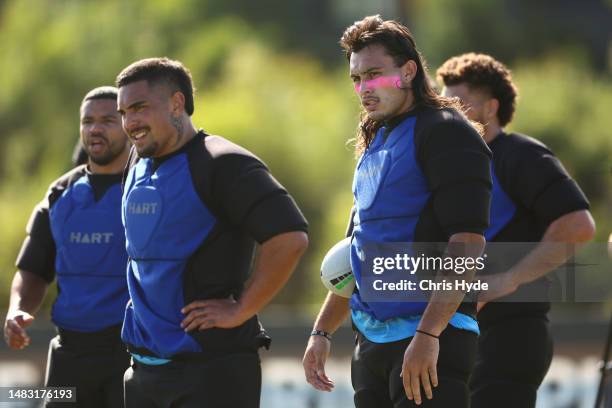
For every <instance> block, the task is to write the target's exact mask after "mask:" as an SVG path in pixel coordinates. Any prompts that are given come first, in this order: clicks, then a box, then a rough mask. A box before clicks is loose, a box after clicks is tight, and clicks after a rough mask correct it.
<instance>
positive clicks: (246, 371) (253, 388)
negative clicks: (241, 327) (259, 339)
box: [124, 351, 261, 408]
mask: <svg viewBox="0 0 612 408" xmlns="http://www.w3.org/2000/svg"><path fill="white" fill-rule="evenodd" d="M124 384H125V406H126V407H128V408H238V407H239V408H259V399H260V393H261V366H260V361H259V354H258V353H257V352H255V351H253V352H240V353H227V354H224V355H221V356H218V357H212V358H206V359H201V360H198V359H193V360H186V359H180V360H174V361H171V362H169V363H167V364H162V365H157V366H153V365H147V364H142V363H139V362H137V361H134V362H133V363H132V366H131V367H130V368H129V369H128V370H127V371H126V372H125V377H124Z"/></svg>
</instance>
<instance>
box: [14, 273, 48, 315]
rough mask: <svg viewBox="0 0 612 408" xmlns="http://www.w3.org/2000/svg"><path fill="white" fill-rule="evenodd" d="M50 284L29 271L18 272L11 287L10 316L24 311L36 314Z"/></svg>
mask: <svg viewBox="0 0 612 408" xmlns="http://www.w3.org/2000/svg"><path fill="white" fill-rule="evenodd" d="M47 286H48V283H47V282H45V280H44V279H42V278H40V277H39V276H37V275H35V274H33V273H32V272H28V271H21V270H20V271H17V273H15V276H14V277H13V283H12V285H11V298H10V301H9V314H10V313H12V312H15V311H17V310H23V311H24V312H28V313H30V314H34V313H36V312H37V311H38V309H39V308H40V305H41V304H42V301H43V299H44V298H45V294H46V293H47Z"/></svg>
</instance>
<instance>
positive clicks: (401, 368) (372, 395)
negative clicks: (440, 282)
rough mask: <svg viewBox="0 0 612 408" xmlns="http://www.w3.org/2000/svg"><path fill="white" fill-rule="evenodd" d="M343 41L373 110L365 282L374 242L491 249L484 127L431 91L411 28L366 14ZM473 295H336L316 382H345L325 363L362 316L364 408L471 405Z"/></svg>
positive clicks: (324, 315)
mask: <svg viewBox="0 0 612 408" xmlns="http://www.w3.org/2000/svg"><path fill="white" fill-rule="evenodd" d="M340 44H341V45H342V47H343V49H344V50H345V52H346V56H347V58H348V60H349V65H350V76H351V78H352V80H353V82H354V85H355V90H356V92H357V94H358V96H359V99H360V101H361V105H362V107H363V108H364V112H363V116H362V121H361V124H360V127H359V132H358V136H357V153H358V155H359V161H358V163H357V169H356V170H355V178H354V182H353V193H354V211H353V215H352V217H351V219H352V226H351V228H350V230H351V233H352V249H351V266H352V270H353V273H354V275H355V279H356V282H357V287H358V288H361V286H360V285H361V284H362V278H363V276H364V275H365V274H366V271H365V270H364V271H362V270H361V269H362V265H361V262H360V261H359V253H360V251H361V249H362V248H364V247H365V245H366V244H367V243H368V242H374V243H377V244H381V245H384V244H385V243H393V242H402V243H411V242H414V243H418V242H432V243H448V244H449V248H450V247H451V246H452V247H455V246H464V247H465V248H466V249H468V250H471V251H473V253H471V254H462V256H465V255H468V256H470V255H471V256H473V257H477V256H479V255H480V253H481V251H482V249H483V248H484V244H485V241H484V237H483V233H484V230H485V229H486V228H487V226H488V216H489V214H488V209H489V199H490V190H491V179H490V175H489V157H490V152H489V150H488V149H487V147H486V145H485V144H484V142H483V141H482V139H481V137H480V135H479V134H478V132H477V130H476V129H475V128H474V127H472V125H471V124H470V123H469V121H468V120H467V119H466V118H465V117H464V116H463V115H462V114H461V113H460V111H459V110H457V108H458V107H459V105H458V104H457V103H456V102H453V101H452V100H450V99H447V98H443V97H440V96H439V95H438V94H437V93H436V92H435V91H434V89H433V88H432V87H431V86H430V84H429V82H428V80H427V72H426V67H425V64H424V62H423V59H422V57H421V55H420V53H419V52H418V50H417V48H416V44H415V42H414V39H413V37H412V34H411V33H410V31H409V30H408V29H407V28H406V27H404V26H403V25H401V24H399V23H398V22H396V21H383V20H382V19H381V18H380V16H370V17H366V18H364V19H363V20H361V21H358V22H356V23H355V24H353V25H352V26H350V27H348V28H347V29H346V31H345V32H344V34H343V35H342V39H341V40H340ZM366 257H367V256H366ZM453 274H454V273H453ZM381 276H382V275H381ZM361 289H363V288H361ZM463 297H464V293H462V292H458V291H454V290H450V291H447V292H445V293H442V292H441V291H438V292H433V293H432V295H431V298H430V300H429V302H423V301H420V302H413V301H403V302H399V301H395V302H393V301H385V299H382V298H381V301H373V302H368V301H365V300H364V299H363V298H362V294H361V292H360V290H357V291H356V292H355V293H354V294H353V296H352V298H351V299H350V302H349V300H348V299H345V298H342V297H339V296H337V295H335V294H333V293H331V292H330V293H329V294H328V296H327V299H326V300H325V303H324V304H323V306H322V308H321V311H320V313H319V316H318V318H317V320H316V322H315V325H314V330H313V332H312V335H311V337H310V340H309V343H308V346H307V348H306V352H305V355H304V362H303V363H304V370H305V374H306V378H307V380H308V382H309V383H310V384H311V385H313V386H314V387H315V388H317V389H319V390H327V391H329V390H331V388H332V387H333V383H332V382H331V380H330V379H329V378H328V377H327V376H326V375H325V369H324V366H325V361H326V359H327V356H328V355H329V350H330V344H331V342H330V339H331V333H333V332H334V331H335V330H336V329H337V328H338V326H339V325H340V324H341V322H342V321H343V320H344V319H345V318H346V316H347V315H348V314H349V313H350V314H351V317H352V321H353V325H354V327H355V328H356V330H357V344H356V347H355V351H354V354H353V360H352V365H351V377H352V383H353V388H354V390H355V396H354V399H355V405H356V406H357V407H358V408H370V407H373V408H374V407H375V408H387V407H388V408H392V407H393V408H399V407H414V406H415V405H421V404H422V406H423V407H457V408H461V407H465V408H467V407H468V400H469V391H468V386H467V381H468V378H469V375H470V372H471V370H472V365H473V361H474V357H475V353H476V344H477V334H478V326H477V323H476V320H475V315H476V306H475V304H474V303H468V302H465V303H462V299H463Z"/></svg>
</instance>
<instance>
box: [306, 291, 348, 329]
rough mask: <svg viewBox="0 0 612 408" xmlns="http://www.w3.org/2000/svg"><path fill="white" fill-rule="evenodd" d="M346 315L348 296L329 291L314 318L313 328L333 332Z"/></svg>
mask: <svg viewBox="0 0 612 408" xmlns="http://www.w3.org/2000/svg"><path fill="white" fill-rule="evenodd" d="M348 315H349V298H344V297H342V296H338V295H336V294H334V293H332V292H329V293H328V294H327V297H326V298H325V302H324V303H323V306H322V307H321V310H320V311H319V315H318V316H317V320H315V324H314V329H315V330H323V331H326V332H328V333H333V332H335V331H336V330H337V329H338V327H340V325H341V324H342V322H343V321H344V320H345V319H346V318H347V316H348Z"/></svg>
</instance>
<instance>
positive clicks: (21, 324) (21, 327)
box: [4, 310, 34, 350]
mask: <svg viewBox="0 0 612 408" xmlns="http://www.w3.org/2000/svg"><path fill="white" fill-rule="evenodd" d="M33 321H34V316H32V315H31V314H29V313H27V312H24V311H23V310H17V311H16V312H13V313H10V314H8V315H7V316H6V320H5V321H4V341H6V344H7V345H8V346H9V347H10V348H12V349H16V350H21V349H23V348H25V347H27V346H28V345H29V344H30V336H28V333H26V331H25V329H26V328H27V327H29V326H30V325H31V324H32V322H33Z"/></svg>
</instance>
